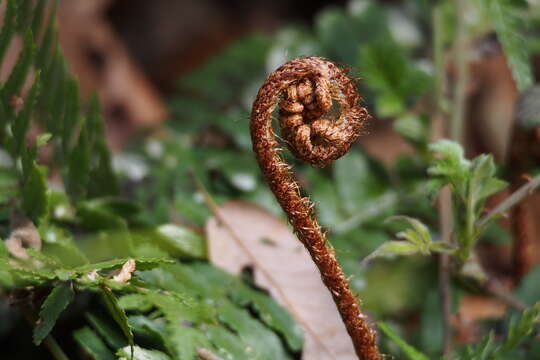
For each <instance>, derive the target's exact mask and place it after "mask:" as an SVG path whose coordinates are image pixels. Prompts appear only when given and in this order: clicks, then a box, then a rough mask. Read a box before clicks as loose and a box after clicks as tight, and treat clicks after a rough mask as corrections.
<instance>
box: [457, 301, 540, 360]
mask: <svg viewBox="0 0 540 360" xmlns="http://www.w3.org/2000/svg"><path fill="white" fill-rule="evenodd" d="M539 320H540V303H536V304H535V305H534V306H533V307H531V308H529V309H527V310H525V311H523V313H522V314H521V315H520V316H519V317H516V316H514V317H512V318H511V320H510V324H509V326H508V334H507V335H506V336H505V338H504V339H503V340H502V341H500V340H497V339H496V338H495V335H494V333H493V332H491V333H489V335H487V336H486V337H485V338H484V339H483V340H482V341H480V342H479V343H478V344H477V345H472V346H468V347H466V348H465V349H464V350H463V351H462V352H461V353H460V354H459V357H458V359H463V360H465V359H467V360H469V359H470V360H499V359H500V360H502V359H529V358H530V356H531V355H532V354H530V353H529V351H528V350H527V348H526V347H524V346H522V345H523V344H524V343H525V342H527V341H530V340H531V334H532V333H533V331H534V330H535V329H537V328H538V321H539ZM533 351H534V350H533Z"/></svg>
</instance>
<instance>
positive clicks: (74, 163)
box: [65, 124, 91, 203]
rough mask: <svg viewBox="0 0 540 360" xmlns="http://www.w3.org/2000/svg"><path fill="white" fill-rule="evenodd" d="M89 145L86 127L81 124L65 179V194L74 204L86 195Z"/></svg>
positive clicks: (88, 178) (88, 175)
mask: <svg viewBox="0 0 540 360" xmlns="http://www.w3.org/2000/svg"><path fill="white" fill-rule="evenodd" d="M90 156H91V155H90V143H89V141H88V130H87V125H86V124H83V125H82V127H81V131H80V134H79V140H78V141H77V144H76V145H75V147H74V148H73V150H72V151H71V153H70V154H69V158H68V171H67V176H66V177H65V179H66V187H67V192H68V194H69V195H70V197H71V199H72V201H73V202H74V203H76V202H77V201H80V200H82V199H83V198H84V197H85V195H86V190H87V186H88V182H89V180H90Z"/></svg>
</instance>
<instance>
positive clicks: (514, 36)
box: [480, 0, 534, 91]
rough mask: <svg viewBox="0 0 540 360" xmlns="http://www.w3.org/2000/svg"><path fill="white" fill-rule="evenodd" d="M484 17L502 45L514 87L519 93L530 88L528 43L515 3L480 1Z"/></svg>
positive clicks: (530, 75)
mask: <svg viewBox="0 0 540 360" xmlns="http://www.w3.org/2000/svg"><path fill="white" fill-rule="evenodd" d="M480 3H481V5H482V9H483V10H484V12H485V17H486V18H487V19H489V20H490V21H491V23H492V26H493V28H494V29H495V31H496V33H497V36H498V38H499V41H500V42H501V44H502V47H503V49H504V52H505V54H506V57H507V58H508V63H509V64H510V68H511V70H512V75H513V77H514V81H515V82H516V86H517V88H518V89H519V90H520V91H524V90H527V89H528V88H529V87H531V86H532V84H533V81H534V77H533V74H532V70H531V63H530V59H529V50H528V42H527V39H526V38H525V36H524V35H523V29H524V28H526V24H525V20H524V19H523V17H521V16H519V15H518V14H517V13H518V11H519V7H518V6H516V3H517V2H513V1H511V0H480Z"/></svg>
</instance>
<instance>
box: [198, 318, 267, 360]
mask: <svg viewBox="0 0 540 360" xmlns="http://www.w3.org/2000/svg"><path fill="white" fill-rule="evenodd" d="M204 331H205V332H206V334H207V336H208V339H209V340H210V341H211V342H212V344H213V345H214V346H215V347H216V349H217V355H218V356H221V357H222V358H224V359H257V357H255V356H254V354H253V350H252V349H251V348H250V347H249V346H248V345H247V344H246V343H244V342H243V341H242V340H241V339H240V338H239V337H238V336H236V335H235V334H233V333H232V332H230V331H228V330H226V328H224V327H223V326H217V325H207V326H205V328H204Z"/></svg>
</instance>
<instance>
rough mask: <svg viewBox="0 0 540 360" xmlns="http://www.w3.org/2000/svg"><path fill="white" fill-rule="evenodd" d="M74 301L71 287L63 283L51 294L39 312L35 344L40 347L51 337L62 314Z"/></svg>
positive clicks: (35, 330)
mask: <svg viewBox="0 0 540 360" xmlns="http://www.w3.org/2000/svg"><path fill="white" fill-rule="evenodd" d="M72 300H73V290H72V289H71V286H70V285H69V284H66V283H62V284H60V285H58V286H57V287H55V288H54V289H53V291H51V293H50V294H49V296H48V297H47V299H46V300H45V302H44V303H43V305H42V306H41V311H40V312H39V323H38V325H37V326H36V328H35V329H34V344H36V345H39V344H41V342H42V341H43V339H45V338H46V337H47V335H49V333H50V332H51V330H52V328H53V327H54V324H55V323H56V320H58V317H59V316H60V314H61V313H62V312H63V311H64V310H65V309H66V308H67V306H68V305H69V304H70V303H71V301H72Z"/></svg>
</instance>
